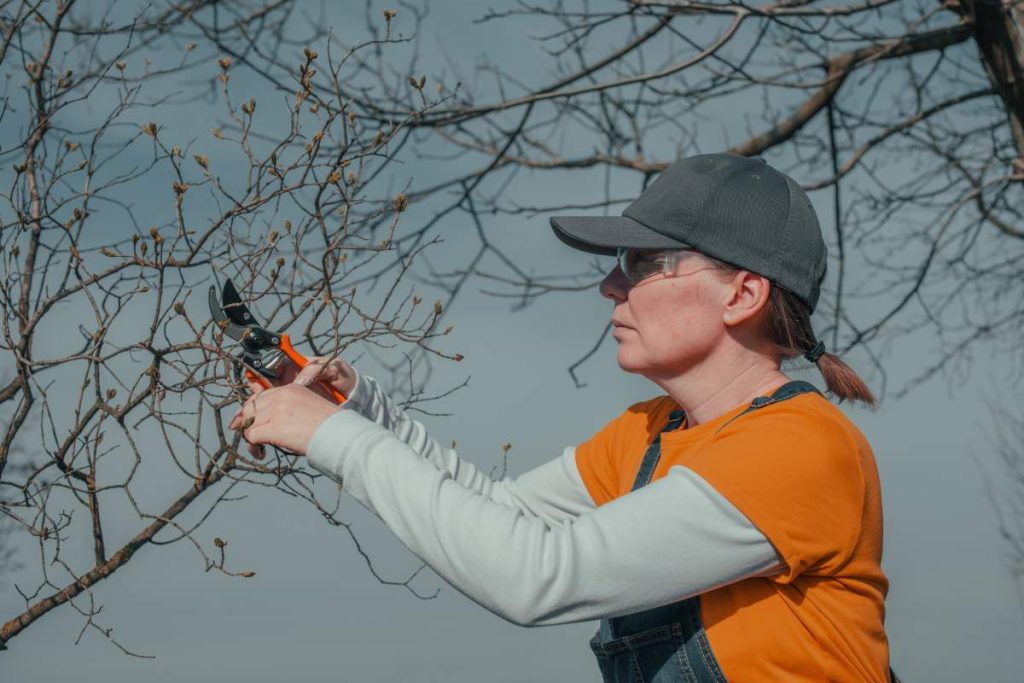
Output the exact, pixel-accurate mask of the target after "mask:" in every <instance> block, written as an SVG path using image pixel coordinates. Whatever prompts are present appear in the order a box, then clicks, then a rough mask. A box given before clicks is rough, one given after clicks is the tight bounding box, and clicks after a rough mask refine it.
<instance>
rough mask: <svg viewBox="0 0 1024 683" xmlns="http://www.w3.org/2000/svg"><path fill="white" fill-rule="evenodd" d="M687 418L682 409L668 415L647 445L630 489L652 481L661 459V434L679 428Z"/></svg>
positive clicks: (634, 489)
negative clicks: (662, 425) (663, 424)
mask: <svg viewBox="0 0 1024 683" xmlns="http://www.w3.org/2000/svg"><path fill="white" fill-rule="evenodd" d="M685 419H686V412H685V411H683V410H682V409H679V410H673V411H672V414H671V415H669V416H668V422H667V423H666V424H665V427H664V428H663V429H662V430H661V431H660V432H659V433H658V435H657V436H655V437H654V441H652V442H651V445H650V446H648V447H647V451H646V452H645V453H644V459H643V460H642V461H641V462H640V471H639V472H637V473H636V479H635V480H634V481H633V488H632V489H630V490H632V491H636V490H637V489H639V488H642V487H644V486H647V484H649V483H650V481H651V477H652V476H653V475H654V468H655V467H657V466H658V460H660V459H661V435H662V434H664V433H665V432H671V431H674V430H676V429H679V426H680V425H681V424H683V420H685Z"/></svg>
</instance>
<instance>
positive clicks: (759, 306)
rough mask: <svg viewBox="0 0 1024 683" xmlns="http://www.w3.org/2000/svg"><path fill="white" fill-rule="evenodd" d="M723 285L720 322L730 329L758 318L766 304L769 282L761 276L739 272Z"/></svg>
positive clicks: (743, 271) (745, 271) (748, 272)
mask: <svg viewBox="0 0 1024 683" xmlns="http://www.w3.org/2000/svg"><path fill="white" fill-rule="evenodd" d="M724 284H725V293H726V294H725V296H726V298H725V301H724V302H723V308H722V322H724V323H725V324H726V325H728V326H730V327H731V326H733V325H739V324H740V323H742V322H744V321H746V320H751V319H756V318H758V317H759V316H760V314H761V311H763V310H764V309H765V306H766V305H767V304H768V295H769V293H770V291H771V282H770V281H769V280H768V278H766V277H764V276H763V275H758V274H757V273H751V272H750V271H747V270H741V271H739V272H737V273H736V275H735V276H733V278H732V279H731V280H728V281H726V282H725V283H724Z"/></svg>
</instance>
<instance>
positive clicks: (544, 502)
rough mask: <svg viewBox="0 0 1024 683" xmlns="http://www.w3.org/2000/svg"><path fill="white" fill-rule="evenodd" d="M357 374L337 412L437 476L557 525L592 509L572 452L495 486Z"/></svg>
mask: <svg viewBox="0 0 1024 683" xmlns="http://www.w3.org/2000/svg"><path fill="white" fill-rule="evenodd" d="M353 371H355V372H356V383H355V386H354V388H353V389H352V392H351V395H350V396H349V399H348V401H347V402H346V403H345V404H344V405H343V406H342V409H348V410H354V411H356V412H357V413H359V414H360V415H362V416H363V417H365V418H367V419H369V420H372V421H373V422H376V423H377V424H379V425H380V426H382V427H384V428H385V429H388V430H390V431H391V432H392V433H393V434H394V435H395V436H397V437H398V438H399V439H400V440H401V441H402V442H404V443H405V444H406V445H408V446H409V447H410V448H411V449H412V450H413V451H414V452H415V453H416V454H417V455H419V456H420V457H422V458H425V459H426V460H427V461H428V462H430V463H431V464H433V465H434V466H435V467H436V468H438V469H439V470H441V471H444V472H449V473H450V474H451V475H452V479H454V480H455V481H456V482H457V483H458V484H459V485H461V486H463V487H465V488H467V489H469V490H471V491H477V492H478V493H480V494H482V495H484V496H487V497H488V498H489V499H491V500H493V501H494V502H496V503H501V504H502V505H505V506H506V507H508V508H512V509H515V510H520V511H522V512H524V513H526V514H529V515H532V516H535V517H540V518H541V519H543V520H544V521H545V522H547V523H549V524H558V523H561V522H563V521H566V520H568V519H572V518H574V517H577V516H579V515H581V514H583V513H584V512H587V511H589V510H593V509H594V507H595V505H594V501H593V500H592V499H591V497H590V494H589V493H588V492H587V489H586V486H584V484H583V480H582V479H581V478H580V474H579V470H578V469H577V468H576V458H575V452H574V449H571V448H570V449H566V452H565V453H563V455H562V457H561V458H556V459H554V460H551V461H550V462H547V463H545V464H543V465H541V466H540V467H536V468H534V469H532V470H530V471H529V472H526V473H525V474H523V475H521V476H519V477H517V478H515V479H502V480H500V481H495V480H493V479H491V477H490V476H488V475H486V474H484V473H483V472H481V471H480V470H479V469H478V468H477V467H475V466H474V465H473V464H472V463H470V462H467V461H465V460H462V459H460V458H459V456H458V454H457V453H456V451H455V450H454V449H452V448H447V447H445V446H442V445H441V444H440V443H438V442H437V441H436V440H435V439H433V438H431V437H430V435H429V434H428V433H427V429H426V427H425V426H424V425H423V423H421V422H419V421H418V420H413V419H412V418H410V417H409V416H408V414H407V413H406V412H405V411H404V410H402V408H401V406H399V405H398V404H397V403H395V401H394V400H393V399H392V398H391V397H390V396H388V395H387V394H386V393H384V391H383V390H382V389H381V388H380V385H379V384H378V383H377V382H376V380H374V379H373V378H372V377H369V376H367V375H363V374H362V373H359V372H358V371H356V370H355V368H353Z"/></svg>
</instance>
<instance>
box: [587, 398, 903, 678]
mask: <svg viewBox="0 0 1024 683" xmlns="http://www.w3.org/2000/svg"><path fill="white" fill-rule="evenodd" d="M747 407H748V406H747V405H746V404H745V405H741V406H737V407H736V408H734V409H733V410H731V411H729V412H728V413H726V414H724V415H720V416H719V417H717V418H715V419H714V420H711V421H708V422H705V423H703V424H699V425H696V426H694V427H692V428H685V427H684V428H683V429H679V430H677V431H674V432H668V433H665V434H663V435H662V437H661V440H662V447H661V460H660V461H659V463H658V466H657V468H656V469H655V471H654V475H653V477H652V481H653V480H655V479H657V478H659V477H663V476H665V474H666V473H667V472H668V469H669V468H670V467H674V466H683V467H687V468H689V469H691V470H692V471H693V472H695V473H697V474H698V475H700V476H701V477H702V478H703V479H704V480H705V481H707V482H708V483H709V484H710V485H711V486H713V487H714V488H715V489H716V490H717V491H718V492H719V493H720V494H721V495H722V496H724V497H725V498H726V499H727V500H729V501H730V502H731V503H732V504H733V505H735V506H736V508H737V509H739V510H740V511H741V512H742V513H743V514H744V515H745V516H746V517H747V518H748V519H749V520H750V521H751V522H752V523H753V524H754V526H756V527H757V528H758V529H759V530H760V531H761V533H763V534H764V535H765V537H767V539H768V540H769V541H770V542H771V543H772V545H773V546H774V547H775V549H776V550H777V551H778V553H779V555H780V556H781V557H782V559H783V560H784V562H785V564H786V567H785V568H784V570H783V572H782V573H780V574H777V575H774V576H771V577H767V578H763V577H755V578H748V579H744V580H741V581H738V582H736V583H733V584H730V585H727V586H723V587H720V588H717V589H714V590H712V591H709V592H707V593H704V594H702V595H701V600H700V603H701V616H702V617H703V622H704V628H705V631H706V632H707V636H708V640H709V641H710V643H711V648H712V650H713V652H714V654H715V656H716V658H717V659H718V662H719V664H720V665H721V667H722V670H723V673H724V674H725V676H726V678H727V679H728V680H729V681H731V682H732V683H743V682H745V681H758V682H760V681H808V682H810V681H814V682H815V683H818V682H820V681H858V682H859V681H878V682H879V683H881V682H883V681H887V680H888V672H889V669H888V667H889V652H888V642H887V639H886V635H885V629H884V626H883V622H884V618H885V595H886V592H887V590H888V580H887V579H886V577H885V574H883V573H882V569H881V559H882V504H881V492H880V487H879V481H878V471H877V468H876V465H875V460H874V455H873V454H872V451H871V447H870V446H869V445H868V442H867V440H866V439H865V438H864V435H863V434H861V432H860V431H859V430H858V429H857V427H856V426H855V425H854V424H853V423H852V422H850V420H849V419H848V418H847V417H846V416H845V415H844V414H843V413H842V411H841V410H839V408H837V407H836V406H834V405H833V404H832V403H830V402H829V401H828V400H826V399H825V398H823V397H822V396H820V395H818V394H816V393H806V394H800V395H798V396H796V397H794V398H790V399H786V400H783V401H779V402H778V403H771V404H768V405H766V406H763V407H761V408H759V409H757V410H754V411H752V412H750V413H747V414H745V415H743V416H741V417H737V416H739V415H740V413H742V412H743V411H744V410H745V409H746V408H747ZM677 408H678V406H677V405H676V403H675V402H674V401H672V399H671V398H670V397H668V396H662V397H659V398H655V399H652V400H649V401H645V402H643V403H638V404H636V405H634V406H631V407H630V408H629V409H628V410H626V412H625V413H623V414H622V415H621V416H619V417H618V418H616V419H615V420H613V421H612V422H610V423H609V424H608V425H607V426H605V427H604V429H602V430H601V431H600V432H598V433H597V434H596V435H595V436H594V437H593V438H592V439H591V440H590V441H588V442H586V443H584V444H582V445H580V446H579V447H578V448H577V450H576V462H577V466H578V468H579V471H580V475H581V477H582V479H583V482H584V484H585V485H586V487H587V490H588V491H589V492H590V495H591V497H592V498H593V499H594V501H595V503H596V504H597V505H603V504H605V503H607V502H608V501H610V500H612V499H614V498H617V497H619V496H623V495H626V494H627V493H629V491H630V489H631V487H632V485H633V480H634V478H635V477H636V473H637V470H638V469H639V467H640V462H641V460H642V459H643V455H644V451H645V450H646V448H647V446H648V445H649V444H650V443H651V441H652V440H653V439H654V437H655V435H656V434H658V432H660V431H661V429H662V428H663V427H664V426H665V423H666V422H667V420H668V415H669V413H670V412H672V411H673V410H676V409H677ZM733 418H736V419H733ZM654 550H655V551H656V549H654Z"/></svg>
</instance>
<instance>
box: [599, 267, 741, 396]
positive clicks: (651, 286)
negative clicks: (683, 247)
mask: <svg viewBox="0 0 1024 683" xmlns="http://www.w3.org/2000/svg"><path fill="white" fill-rule="evenodd" d="M725 284H726V282H725V281H724V280H723V277H722V273H721V271H718V270H717V269H716V268H715V267H714V266H713V265H712V264H711V263H709V262H708V261H706V260H705V259H704V258H703V257H701V255H700V254H697V253H688V254H686V255H685V256H684V257H683V258H682V259H681V260H680V261H679V262H678V263H677V264H676V265H675V268H674V270H673V271H672V272H671V273H667V274H657V275H653V276H651V277H648V278H646V279H644V280H641V281H640V282H639V283H637V284H635V285H632V286H631V285H630V282H629V281H628V280H627V279H626V276H625V275H624V274H623V272H622V270H621V268H620V267H619V266H616V267H615V269H614V270H613V271H612V272H611V273H609V274H608V276H607V277H606V278H605V279H604V281H603V282H602V283H601V287H600V291H601V294H602V295H603V296H605V297H607V298H608V299H611V300H612V301H613V302H614V303H615V308H614V310H613V311H612V325H613V330H612V336H613V337H614V338H615V340H616V341H617V342H618V344H619V352H618V361H619V365H620V366H621V367H622V369H623V370H625V371H626V372H635V373H638V374H641V375H644V376H646V377H648V378H650V379H657V378H659V377H673V376H677V375H679V374H682V373H683V372H685V371H686V370H687V369H688V368H691V367H693V366H695V365H697V364H699V363H700V362H701V360H703V359H704V358H705V357H706V356H707V355H708V353H709V352H710V351H711V350H712V349H714V348H715V346H716V345H717V344H718V343H719V341H720V339H721V338H722V336H724V335H725V333H726V325H725V324H724V322H723V319H722V311H723V304H724V301H725V297H727V292H726V289H725V288H724V285H725Z"/></svg>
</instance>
